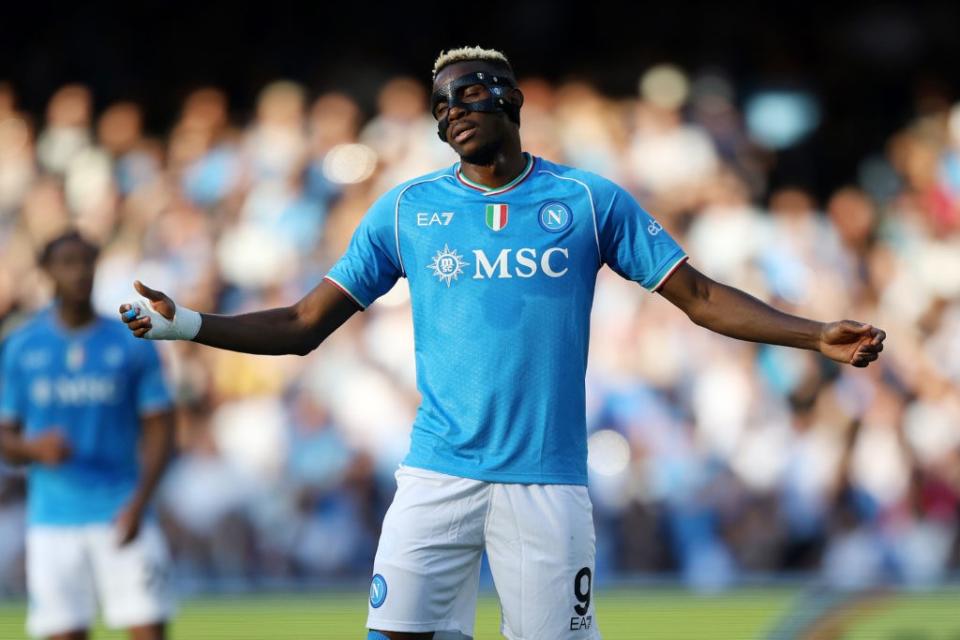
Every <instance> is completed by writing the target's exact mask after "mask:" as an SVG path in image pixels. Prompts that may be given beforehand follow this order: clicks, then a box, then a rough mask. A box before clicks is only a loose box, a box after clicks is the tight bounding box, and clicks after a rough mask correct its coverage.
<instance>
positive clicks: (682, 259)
mask: <svg viewBox="0 0 960 640" xmlns="http://www.w3.org/2000/svg"><path fill="white" fill-rule="evenodd" d="M689 258H690V256H688V255H686V254H684V255H683V256H681V257H680V259H679V260H677V261H676V262H675V263H674V265H673V266H672V267H670V268H669V269H668V270H667V272H666V273H665V274H663V277H662V278H660V282H658V283H657V285H656V286H655V287H653V288H652V289H650V291H653V292H654V293H656V292H657V291H659V290H660V287H662V286H663V285H664V283H665V282H666V281H667V280H669V279H670V276H672V275H673V272H674V271H676V270H677V269H679V268H680V265H682V264H683V263H684V262H686V261H687V260H688V259H689Z"/></svg>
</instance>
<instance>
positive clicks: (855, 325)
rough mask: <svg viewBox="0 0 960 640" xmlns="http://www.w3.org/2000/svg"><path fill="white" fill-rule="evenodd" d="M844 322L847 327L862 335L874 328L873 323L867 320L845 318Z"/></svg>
mask: <svg viewBox="0 0 960 640" xmlns="http://www.w3.org/2000/svg"><path fill="white" fill-rule="evenodd" d="M843 324H844V328H845V329H847V330H849V331H852V332H853V333H858V334H860V335H865V334H868V333H870V332H871V331H873V330H874V328H873V325H871V324H867V323H866V322H857V321H856V320H844V321H843Z"/></svg>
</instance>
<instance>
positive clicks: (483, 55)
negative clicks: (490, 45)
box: [433, 46, 513, 80]
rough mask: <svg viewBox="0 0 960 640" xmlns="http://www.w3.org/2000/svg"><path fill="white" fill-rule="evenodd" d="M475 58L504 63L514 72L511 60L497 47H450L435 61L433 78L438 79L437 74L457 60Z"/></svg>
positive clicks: (467, 60) (463, 60) (465, 60)
mask: <svg viewBox="0 0 960 640" xmlns="http://www.w3.org/2000/svg"><path fill="white" fill-rule="evenodd" d="M474 60H483V61H485V62H492V63H494V64H499V65H503V66H504V67H506V68H507V70H509V71H510V73H511V74H512V73H513V67H511V66H510V61H509V60H507V56H505V55H503V53H501V52H500V51H497V50H496V49H484V48H483V47H479V46H477V47H458V48H456V49H450V50H449V51H441V52H440V55H439V56H437V60H436V62H434V63H433V79H434V80H436V79H437V74H438V73H440V71H441V70H442V69H443V68H444V67H447V66H449V65H451V64H453V63H455V62H473V61H474Z"/></svg>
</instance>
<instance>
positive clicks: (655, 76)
mask: <svg viewBox="0 0 960 640" xmlns="http://www.w3.org/2000/svg"><path fill="white" fill-rule="evenodd" d="M520 86H521V87H522V89H523V91H524V92H525V95H526V102H525V105H524V108H523V112H522V120H523V137H524V141H525V144H526V145H527V148H528V150H530V151H532V152H534V153H537V154H542V155H544V156H545V157H548V158H549V159H551V160H554V161H558V162H568V163H571V164H575V165H577V166H580V167H582V168H585V169H589V170H594V171H597V172H600V173H602V174H604V175H606V176H607V177H609V178H612V179H614V180H618V181H621V182H622V183H623V184H625V185H627V186H628V187H630V188H631V189H632V190H633V191H634V192H635V194H636V195H637V196H638V198H640V200H641V202H643V203H644V204H645V205H646V206H647V207H648V208H649V209H651V210H652V211H654V212H655V213H656V214H657V215H658V218H659V219H660V220H661V221H662V222H663V224H664V226H665V227H667V228H668V229H669V230H670V231H671V233H673V234H674V235H675V236H676V237H677V238H678V239H679V240H680V242H681V244H682V245H683V246H684V247H685V248H686V249H687V250H688V251H689V253H690V255H691V262H692V263H693V264H694V265H695V266H696V267H697V268H699V269H701V270H703V271H705V272H706V273H707V274H709V275H711V276H713V277H716V278H717V279H720V280H723V281H726V282H730V283H731V284H734V285H736V286H739V287H741V288H743V289H745V290H747V291H749V292H751V293H752V294H754V295H756V296H758V297H761V298H763V299H765V300H768V301H770V302H772V303H774V304H776V305H778V306H780V307H781V308H784V309H787V310H792V309H797V310H803V312H804V313H807V314H810V315H812V316H815V317H840V316H850V317H862V318H865V319H871V320H875V321H876V322H877V324H879V325H881V326H884V327H885V328H887V329H888V332H889V335H890V341H889V347H888V352H887V353H886V354H885V357H884V360H882V361H881V362H880V363H879V366H877V367H871V368H870V369H869V370H867V371H865V372H861V371H853V370H838V369H837V368H836V367H834V366H832V365H829V364H825V363H824V362H823V361H822V360H821V359H820V358H818V357H817V356H815V355H814V354H811V353H807V352H799V351H789V350H785V349H780V348H776V347H766V346H764V347H759V348H758V347H755V346H754V345H750V344H745V343H737V342H734V341H731V340H728V339H726V338H722V337H719V336H715V335H712V334H709V333H707V332H705V331H703V330H702V329H700V328H698V327H696V326H694V325H692V324H691V323H690V322H689V320H688V319H687V318H686V317H684V316H683V314H680V313H678V312H677V310H676V309H674V308H673V307H672V306H670V305H669V304H667V303H665V302H664V301H663V300H660V299H658V298H657V297H655V296H645V295H644V294H643V293H642V292H641V291H640V290H638V289H637V288H636V287H635V286H633V285H631V284H630V283H626V282H624V281H623V280H622V279H620V278H618V277H616V276H615V275H613V274H611V273H610V272H609V270H603V271H601V273H600V274H599V277H598V281H597V287H596V295H595V313H594V314H593V332H592V336H591V367H590V371H589V374H588V380H587V385H588V417H589V425H590V431H591V433H590V440H589V442H590V459H589V466H590V475H591V482H592V493H593V499H594V504H595V507H596V519H597V523H598V527H597V534H598V537H599V539H600V541H601V542H600V556H599V557H598V566H600V567H604V570H605V571H612V572H617V571H621V572H633V571H642V572H679V575H681V576H682V577H683V578H684V579H685V580H687V581H688V582H689V584H692V585H694V586H696V587H699V588H703V589H716V588H720V587H723V586H725V585H728V584H731V583H732V582H733V581H735V580H736V579H737V578H738V577H739V576H742V575H743V574H745V573H748V572H769V571H804V572H815V573H819V574H820V575H822V576H823V577H824V578H825V579H826V580H828V581H829V582H831V583H832V584H834V585H836V586H841V587H843V586H847V587H849V586H863V585H867V584H872V583H876V582H878V581H880V582H884V581H902V582H904V583H906V584H910V585H917V586H921V585H928V584H931V583H933V582H936V581H937V580H939V579H941V578H942V577H943V576H944V575H946V573H947V572H949V571H950V570H956V569H957V568H958V567H960V542H958V504H960V497H958V496H960V472H958V469H960V463H958V460H960V426H958V425H960V393H958V388H960V105H956V106H953V107H952V108H948V107H946V106H944V105H940V103H937V104H934V105H933V106H925V107H924V108H923V109H918V114H919V115H918V116H917V117H916V118H914V119H913V120H912V121H909V122H904V123H903V128H902V129H901V130H900V131H891V132H890V141H889V144H888V147H887V149H886V153H885V155H883V156H882V157H881V156H871V157H869V158H864V161H863V162H864V163H863V167H866V169H864V171H862V175H863V176H864V177H863V180H862V181H861V183H857V184H849V185H846V186H843V187H841V188H838V189H837V190H835V191H834V192H832V193H829V194H826V196H827V197H824V198H823V199H822V200H821V201H818V198H817V197H816V196H815V195H814V194H813V193H812V192H811V191H809V190H808V189H806V188H805V187H804V186H803V185H802V184H799V185H790V184H787V183H785V182H783V181H782V180H780V181H779V182H778V183H777V184H778V186H777V187H776V188H775V189H768V186H767V185H768V183H769V182H770V177H771V172H772V171H773V168H774V167H775V166H776V162H777V160H778V158H779V155H778V154H779V153H780V152H781V150H779V149H774V148H766V147H764V146H763V144H767V143H764V142H763V139H762V138H761V139H757V138H756V137H755V136H753V137H751V135H750V133H749V132H748V131H747V130H746V128H745V126H746V125H745V120H746V119H745V117H744V115H743V114H742V113H741V112H740V111H739V109H738V106H737V105H738V101H737V94H738V91H739V90H741V89H742V87H738V86H735V85H734V84H733V83H732V82H731V81H730V80H729V79H728V78H727V77H726V76H725V75H724V73H723V71H722V70H708V71H707V72H705V73H700V74H698V75H693V76H688V75H687V74H686V73H685V72H684V71H683V70H681V69H679V68H678V67H675V66H673V65H669V64H663V65H657V66H654V67H651V68H650V69H648V70H646V71H645V72H644V73H643V74H642V75H641V79H640V82H639V86H638V92H637V95H636V96H633V97H626V98H619V99H611V98H610V97H608V96H605V95H603V94H602V93H601V92H599V91H598V90H597V89H596V88H595V87H593V86H592V85H590V84H589V83H588V82H584V81H570V82H566V83H564V84H562V85H559V86H554V85H552V84H551V83H549V82H548V81H546V80H544V79H541V78H529V79H524V80H521V82H520ZM311 99H312V102H311ZM92 104H93V102H92V96H91V94H90V91H89V90H88V89H87V88H85V87H83V86H81V85H67V86H64V87H62V88H60V89H59V90H57V91H56V92H55V93H54V94H53V95H52V96H51V97H50V100H49V103H48V106H47V111H46V115H45V118H44V119H43V120H42V121H37V122H39V125H35V124H34V122H35V120H34V119H33V118H32V117H31V116H28V115H25V114H23V113H21V112H20V111H18V107H17V104H16V101H15V94H14V90H13V88H12V87H10V86H9V85H7V84H3V83H0V253H2V255H3V257H4V259H3V260H2V261H0V320H2V322H3V324H2V326H0V328H2V331H3V332H4V333H5V332H6V331H8V330H9V329H10V328H12V327H13V326H14V325H15V324H16V322H17V321H18V318H19V317H20V315H21V314H22V313H23V312H26V311H29V310H32V309H35V308H37V307H38V306H40V305H42V304H44V303H45V301H46V299H47V296H48V292H47V291H46V290H45V289H44V288H43V286H41V284H40V283H41V280H40V278H39V277H38V276H37V272H36V267H35V263H34V255H33V253H34V251H35V250H36V247H38V246H41V245H42V243H43V242H44V240H45V239H46V238H49V237H50V236H51V235H52V234H54V233H56V232H58V231H59V230H60V229H62V228H63V227H64V226H66V225H68V224H78V225H80V226H82V227H83V228H84V229H85V230H87V231H88V232H89V233H92V234H95V235H96V236H97V237H98V238H100V239H102V240H103V241H104V243H105V247H104V250H103V254H102V259H101V263H100V269H99V272H98V275H97V283H96V292H95V300H96V303H97V305H98V307H99V308H100V309H101V311H102V312H104V313H106V314H112V313H114V310H115V308H116V304H117V301H118V300H120V299H122V298H124V297H125V296H126V295H127V293H126V292H128V291H129V287H130V281H131V280H132V279H133V278H137V277H139V278H141V279H145V280H148V281H150V282H151V283H153V284H155V285H156V286H157V287H159V288H161V289H165V290H168V291H169V292H170V293H171V294H173V295H174V297H175V298H177V299H181V300H183V301H184V303H185V304H188V305H189V306H192V307H194V308H199V309H202V310H205V311H221V312H227V313H232V312H239V311H243V310H250V309H256V308H263V307H268V306H279V305H283V304H287V303H289V302H290V301H291V300H294V299H296V298H297V297H298V296H300V295H302V294H303V293H304V292H305V291H307V290H308V289H309V288H311V287H313V286H314V285H315V284H316V283H317V281H318V280H319V279H320V278H321V277H322V275H323V274H324V273H325V270H326V269H327V268H328V267H329V265H330V264H331V263H332V261H333V260H335V259H336V258H337V256H338V255H339V253H340V252H341V251H342V250H343V248H344V247H345V246H346V243H347V241H348V240H349V238H350V235H351V233H352V232H353V229H354V228H355V226H356V224H357V222H358V221H359V219H360V217H361V216H362V215H363V213H364V211H365V210H366V208H367V207H368V206H369V205H370V203H371V202H372V201H373V200H374V199H375V198H376V197H378V196H379V195H380V194H381V193H382V192H383V191H384V190H386V189H387V188H390V187H392V186H394V185H395V184H396V183H397V182H399V181H401V180H404V179H406V178H409V177H412V176H415V175H419V174H421V173H424V172H427V171H430V170H433V169H436V168H439V167H441V166H444V165H447V164H449V163H451V162H453V161H455V160H456V158H455V157H454V155H453V153H452V152H451V151H450V150H449V148H447V147H446V146H445V145H443V144H442V143H441V142H440V141H439V140H438V139H437V136H436V123H435V122H434V121H433V119H432V118H431V117H430V114H429V113H428V112H427V92H426V89H425V87H424V86H423V85H422V84H421V83H420V82H418V81H416V80H413V79H411V78H405V77H401V78H393V79H391V80H389V81H388V82H386V83H385V84H384V85H383V87H382V88H381V89H380V93H379V96H378V99H377V104H376V113H375V114H374V115H373V117H372V118H370V119H369V120H366V119H365V117H364V114H363V112H362V110H361V108H360V107H359V106H358V103H357V102H356V101H355V100H354V98H352V97H351V96H349V95H347V94H345V93H340V92H337V91H333V92H328V93H325V94H322V95H320V96H317V97H316V98H315V99H313V96H311V94H310V89H309V88H307V87H303V86H300V85H298V84H295V83H291V82H289V81H277V82H273V83H269V84H267V85H266V86H264V87H263V89H262V91H261V92H260V94H259V96H258V98H257V101H256V106H255V109H254V113H253V115H252V118H249V119H242V118H240V117H239V114H237V113H234V112H233V111H231V105H230V104H229V102H228V100H227V97H226V94H225V93H224V92H223V91H222V90H220V89H219V88H216V87H203V88H199V89H197V90H196V91H193V92H192V93H190V94H189V95H187V96H186V98H185V100H184V102H183V107H182V110H181V112H180V113H179V114H171V115H173V116H174V118H175V120H174V121H173V122H172V127H171V129H170V130H169V132H168V133H167V134H166V135H164V136H163V137H160V138H156V137H152V136H151V135H150V134H149V133H148V132H145V130H144V114H143V111H142V108H141V106H140V105H138V104H136V103H132V102H118V103H114V104H111V105H108V106H107V107H106V108H105V109H104V110H103V111H102V112H101V113H99V114H96V118H95V114H94V113H93V106H92ZM938 105H939V106H938ZM767 116H769V113H768V114H767ZM94 123H95V126H96V129H95V131H94V129H93V127H94ZM767 124H770V122H769V120H768V121H767ZM773 124H776V123H775V122H774V123H773ZM94 133H95V135H94ZM778 144H780V143H778ZM878 176H879V178H878ZM412 340H413V329H412V324H411V319H410V301H409V292H408V290H407V288H406V283H404V282H401V283H399V284H398V285H397V286H396V287H395V288H394V290H393V291H391V292H390V293H389V294H387V295H386V296H384V297H383V298H382V299H381V300H380V301H378V303H377V304H376V305H374V306H373V307H372V308H371V309H370V310H369V311H367V312H366V313H364V314H362V315H358V316H357V317H356V318H355V319H354V320H352V321H351V322H350V323H349V324H348V325H346V326H345V327H343V329H341V330H340V331H338V332H337V333H336V334H335V335H334V336H332V337H331V338H330V339H329V340H328V341H327V342H326V343H325V344H324V345H323V347H322V348H321V349H320V350H318V351H317V352H315V353H313V354H311V355H309V356H307V357H305V358H292V357H290V358H272V359H267V358H255V357H252V356H246V355H241V354H236V353H230V352H222V351H214V350H210V349H205V348H201V347H198V346H197V345H193V344H175V345H166V347H167V348H166V349H165V351H164V353H165V356H166V357H167V358H168V359H169V360H170V361H171V365H172V367H171V370H172V371H173V374H174V377H175V380H174V384H175V388H176V389H178V393H179V395H180V397H181V400H182V401H183V403H184V404H185V406H186V407H187V408H186V409H185V410H184V412H183V415H182V416H181V431H180V438H179V440H180V448H181V454H180V456H179V458H178V460H177V461H176V463H175V465H174V467H173V469H172V470H171V473H170V474H169V476H168V478H167V479H166V482H165V485H164V487H163V492H162V495H161V497H160V505H159V508H160V512H161V515H162V520H163V523H164V526H165V528H166V529H167V531H168V533H169V535H170V539H171V541H172V545H173V548H174V552H175V555H176V558H177V562H178V567H179V571H180V572H181V574H182V575H183V576H184V577H187V578H192V579H194V580H198V581H200V582H201V584H213V583H217V582H220V581H224V580H231V581H237V580H239V581H255V580H256V579H264V578H287V579H316V578H325V577H330V576H341V575H344V574H354V573H355V574H365V573H366V571H367V570H368V568H369V563H370V557H371V554H372V553H373V551H374V548H375V547H374V541H375V540H376V538H377V534H378V528H379V523H380V518H381V517H382V511H383V509H384V507H385V505H386V504H388V503H389V499H390V495H391V493H392V491H393V489H394V484H393V477H392V473H393V471H394V470H395V468H396V465H397V463H398V461H399V460H400V459H401V458H402V456H403V454H404V452H405V450H406V447H407V444H408V438H409V430H410V424H411V422H412V418H413V416H414V413H415V411H416V407H417V403H418V397H417V393H416V373H415V370H414V363H415V356H414V350H413V344H412ZM21 520H22V486H21V484H20V479H19V478H18V477H17V476H15V475H10V474H9V473H8V474H5V475H4V476H3V478H2V479H0V533H2V535H0V540H2V541H3V549H2V550H0V592H10V591H16V590H17V589H19V588H21V587H22V580H23V576H22V572H21V571H20V569H19V566H20V565H19V563H20V562H21V557H20V554H21V550H22V537H21V533H22V526H21Z"/></svg>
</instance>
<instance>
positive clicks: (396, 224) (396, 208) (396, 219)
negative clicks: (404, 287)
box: [393, 173, 456, 278]
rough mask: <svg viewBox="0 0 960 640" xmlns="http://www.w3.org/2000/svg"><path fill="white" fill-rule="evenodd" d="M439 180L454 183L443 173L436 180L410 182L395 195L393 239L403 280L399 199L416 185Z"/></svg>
mask: <svg viewBox="0 0 960 640" xmlns="http://www.w3.org/2000/svg"><path fill="white" fill-rule="evenodd" d="M441 178H450V179H451V180H453V181H454V182H456V178H455V177H454V176H452V175H450V174H449V173H445V174H443V175H439V176H437V177H436V178H430V179H429V180H419V181H417V182H411V183H410V184H408V185H407V186H405V187H404V188H403V189H400V193H398V194H397V201H396V202H395V203H394V205H393V237H394V238H395V239H396V242H397V260H399V261H400V273H401V275H403V277H404V278H406V277H407V270H406V268H405V267H404V266H403V256H401V255H400V198H402V197H403V194H405V193H406V192H407V190H408V189H409V188H410V187H415V186H417V185H418V184H426V183H428V182H435V181H436V180H440V179H441Z"/></svg>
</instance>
